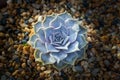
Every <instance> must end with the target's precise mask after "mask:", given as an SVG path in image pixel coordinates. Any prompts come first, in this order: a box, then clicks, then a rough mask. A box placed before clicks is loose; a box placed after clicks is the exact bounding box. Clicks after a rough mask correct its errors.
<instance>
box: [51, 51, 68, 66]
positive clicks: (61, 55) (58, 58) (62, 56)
mask: <svg viewBox="0 0 120 80" xmlns="http://www.w3.org/2000/svg"><path fill="white" fill-rule="evenodd" d="M50 55H51V56H53V57H54V58H55V59H56V61H57V64H59V62H60V61H61V60H63V59H65V58H66V57H67V54H64V53H62V52H58V53H51V54H50Z"/></svg>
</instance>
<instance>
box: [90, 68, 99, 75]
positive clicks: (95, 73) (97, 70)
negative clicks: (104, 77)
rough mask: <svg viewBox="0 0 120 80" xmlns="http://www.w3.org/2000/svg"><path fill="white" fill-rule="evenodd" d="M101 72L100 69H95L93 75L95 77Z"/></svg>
mask: <svg viewBox="0 0 120 80" xmlns="http://www.w3.org/2000/svg"><path fill="white" fill-rule="evenodd" d="M99 71H100V69H99V68H95V69H93V70H92V75H93V76H96V75H97V73H98V72H99Z"/></svg>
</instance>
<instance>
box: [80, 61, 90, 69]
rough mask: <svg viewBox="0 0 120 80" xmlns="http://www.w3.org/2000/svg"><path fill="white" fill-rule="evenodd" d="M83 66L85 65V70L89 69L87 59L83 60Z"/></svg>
mask: <svg viewBox="0 0 120 80" xmlns="http://www.w3.org/2000/svg"><path fill="white" fill-rule="evenodd" d="M81 66H83V68H84V69H85V70H87V68H88V62H87V61H81Z"/></svg>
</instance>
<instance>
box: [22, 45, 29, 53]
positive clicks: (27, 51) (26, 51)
mask: <svg viewBox="0 0 120 80" xmlns="http://www.w3.org/2000/svg"><path fill="white" fill-rule="evenodd" d="M29 49H30V47H29V46H24V47H23V53H24V54H29Z"/></svg>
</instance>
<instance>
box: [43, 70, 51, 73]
mask: <svg viewBox="0 0 120 80" xmlns="http://www.w3.org/2000/svg"><path fill="white" fill-rule="evenodd" d="M51 72H52V71H51V70H46V71H44V73H45V74H50V73H51Z"/></svg>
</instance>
